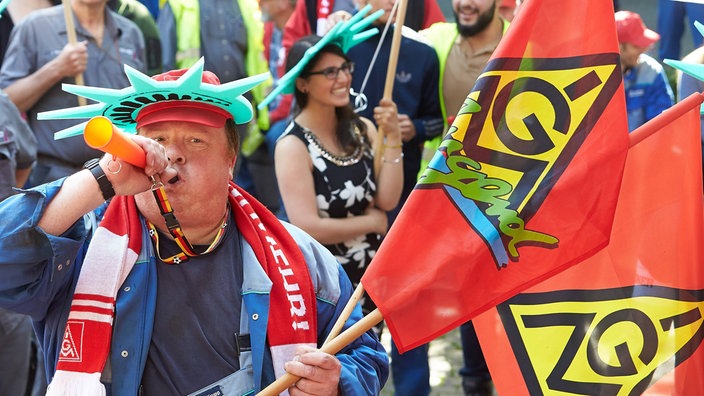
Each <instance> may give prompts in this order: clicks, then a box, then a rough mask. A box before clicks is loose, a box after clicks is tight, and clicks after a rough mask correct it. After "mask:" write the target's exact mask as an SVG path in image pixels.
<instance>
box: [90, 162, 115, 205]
mask: <svg viewBox="0 0 704 396" xmlns="http://www.w3.org/2000/svg"><path fill="white" fill-rule="evenodd" d="M83 167H84V168H85V169H88V170H89V171H90V173H91V174H92V175H93V177H94V178H95V181H97V182H98V187H100V192H101V193H102V194H103V199H105V200H106V201H107V200H109V199H110V198H112V197H114V196H115V189H113V187H112V183H110V180H108V177H107V176H106V175H105V172H104V171H103V168H102V167H101V166H100V161H99V160H98V159H92V160H90V161H88V162H86V163H85V165H83Z"/></svg>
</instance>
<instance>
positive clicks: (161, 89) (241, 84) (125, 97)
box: [37, 58, 269, 140]
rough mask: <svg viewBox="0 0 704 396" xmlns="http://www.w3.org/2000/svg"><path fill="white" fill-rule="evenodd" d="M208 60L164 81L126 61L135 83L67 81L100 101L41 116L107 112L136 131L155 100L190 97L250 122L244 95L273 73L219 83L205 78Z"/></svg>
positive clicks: (72, 131)
mask: <svg viewBox="0 0 704 396" xmlns="http://www.w3.org/2000/svg"><path fill="white" fill-rule="evenodd" d="M204 64H205V61H204V60H203V58H200V59H199V60H198V62H196V63H195V64H194V65H193V66H191V67H190V68H189V69H188V70H185V72H184V73H182V74H179V77H178V78H175V79H166V80H161V81H159V80H156V79H154V78H151V77H149V76H147V75H145V74H142V73H141V72H139V71H138V70H136V69H134V68H132V67H130V66H128V65H125V74H126V75H127V79H128V80H129V81H130V84H132V85H131V86H129V87H126V88H123V89H119V90H118V89H109V88H100V87H86V86H81V85H72V84H63V85H62V88H63V90H64V91H66V92H70V93H72V94H74V95H78V96H82V97H85V98H88V99H92V100H94V101H96V102H99V103H95V104H91V105H87V106H78V107H71V108H67V109H59V110H52V111H45V112H42V113H39V114H38V116H37V119H39V120H52V119H84V118H92V117H95V116H105V117H107V118H108V119H110V121H112V123H113V124H115V126H117V127H119V128H120V129H122V130H124V131H125V132H128V133H135V132H136V125H137V122H136V119H137V115H138V114H139V112H140V111H141V110H143V109H144V108H146V107H148V106H149V105H152V104H155V103H166V102H168V101H180V102H183V101H187V102H195V103H199V104H207V105H212V106H215V107H218V108H220V109H222V110H224V111H225V112H227V113H229V114H230V115H232V118H233V119H234V121H235V122H236V123H238V124H244V123H247V122H249V121H250V120H251V119H252V116H253V114H254V112H253V108H252V104H251V103H249V101H248V100H247V99H246V98H245V97H244V96H242V95H243V94H244V93H245V92H247V91H249V90H250V89H252V88H254V87H255V86H257V85H259V84H260V83H262V82H264V81H266V80H267V79H268V78H269V73H263V74H259V75H256V76H251V77H247V78H243V79H241V80H236V81H231V82H229V83H226V84H218V83H219V81H218V80H217V78H215V79H213V78H212V77H210V78H206V79H205V80H206V81H203V80H204V76H203V65H204ZM172 72H174V71H172ZM172 72H167V73H163V74H160V75H157V76H155V78H159V77H160V76H161V77H162V78H163V76H166V75H168V74H169V73H172ZM208 74H209V75H211V76H215V75H214V74H212V73H209V72H206V77H207V76H208ZM167 77H168V76H167ZM85 124H86V122H84V123H81V124H78V125H74V126H72V127H70V128H66V129H64V130H61V131H59V132H56V133H55V134H54V139H57V140H58V139H64V138H67V137H71V136H77V135H81V134H83V129H84V128H85Z"/></svg>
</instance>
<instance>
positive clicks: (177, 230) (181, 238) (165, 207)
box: [147, 186, 230, 264]
mask: <svg viewBox="0 0 704 396" xmlns="http://www.w3.org/2000/svg"><path fill="white" fill-rule="evenodd" d="M152 193H154V198H155V199H156V203H157V205H158V206H159V211H160V212H161V215H162V216H163V217H164V221H165V222H166V227H167V228H168V229H169V233H170V234H171V236H172V237H173V238H174V241H175V242H176V244H177V245H178V247H179V248H180V249H181V252H179V253H177V254H175V255H173V256H171V257H167V258H161V254H160V253H159V232H158V231H157V230H156V227H155V226H154V224H152V223H151V222H150V221H149V220H147V226H148V227H149V235H150V236H151V237H152V241H154V246H155V247H156V254H157V256H159V259H160V260H161V261H163V262H165V263H167V264H181V263H183V262H185V261H188V257H195V256H199V255H201V254H206V253H210V252H212V251H213V250H215V248H216V247H217V246H218V245H219V244H220V242H221V241H222V239H223V237H224V236H225V227H227V218H228V216H229V215H230V207H229V206H228V207H227V208H228V209H227V213H225V217H224V218H223V221H222V225H221V226H220V229H219V230H218V233H217V235H215V239H214V240H213V242H212V243H211V244H210V246H208V248H207V249H205V250H204V251H203V252H200V253H196V251H195V249H193V245H191V243H190V242H188V239H187V238H186V234H184V233H183V230H182V229H181V224H180V223H179V222H178V220H177V219H176V216H175V215H174V209H173V208H172V207H171V204H170V203H169V200H168V198H167V197H166V191H164V187H163V186H162V187H158V188H153V189H152Z"/></svg>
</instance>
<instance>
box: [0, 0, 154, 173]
mask: <svg viewBox="0 0 704 396" xmlns="http://www.w3.org/2000/svg"><path fill="white" fill-rule="evenodd" d="M71 7H72V11H73V15H74V17H75V18H74V19H75V28H76V36H77V40H78V42H77V43H75V44H70V43H67V39H66V24H65V22H64V11H63V6H61V5H58V6H55V7H50V8H45V9H40V10H37V11H35V12H33V13H31V14H30V15H28V16H27V17H26V18H25V19H23V20H22V21H20V22H19V23H18V24H17V25H16V26H15V27H14V29H13V31H12V35H11V37H10V42H9V44H8V47H7V51H6V53H5V58H4V60H3V64H2V68H1V69H0V88H2V89H4V90H5V92H6V93H7V96H8V97H10V99H11V100H12V102H13V103H14V104H15V105H16V106H17V108H18V109H19V110H20V111H22V112H26V114H27V120H28V122H29V125H30V127H31V128H32V130H33V131H34V134H35V135H36V137H37V142H38V155H37V163H36V164H35V166H34V169H33V170H32V173H31V175H30V178H29V185H32V186H34V185H38V184H41V183H43V182H46V181H51V180H56V179H57V178H59V177H63V176H67V175H69V174H71V173H73V172H75V171H76V170H78V169H80V168H81V166H82V165H83V163H84V162H86V161H87V160H89V159H91V158H95V157H97V156H98V155H99V153H98V152H97V151H96V150H93V149H91V148H89V147H87V146H86V145H85V143H84V142H83V141H82V139H81V138H79V137H76V138H71V139H66V140H64V141H60V142H55V141H54V133H55V132H57V131H60V130H63V129H65V128H67V127H69V126H72V125H73V123H72V121H70V120H51V121H38V120H37V114H38V113H40V112H42V111H48V110H55V109H59V108H63V107H66V105H67V104H70V103H78V102H77V100H76V98H75V97H73V96H72V95H70V94H68V93H66V92H64V91H62V89H61V83H66V82H68V83H73V82H74V81H75V80H74V76H76V75H78V74H82V75H83V77H84V79H85V82H86V83H87V84H92V85H96V86H101V87H106V88H123V87H125V86H127V85H128V81H127V78H126V76H125V74H124V73H123V65H125V64H127V65H130V66H132V67H134V68H136V69H138V70H144V66H145V61H144V57H145V55H144V39H143V37H142V33H141V31H140V30H139V29H138V28H137V26H136V25H135V24H134V23H132V22H131V21H129V20H127V19H126V18H123V17H121V16H119V15H117V14H116V13H114V12H112V11H110V10H108V9H107V8H106V2H105V1H89V0H73V1H72V2H71Z"/></svg>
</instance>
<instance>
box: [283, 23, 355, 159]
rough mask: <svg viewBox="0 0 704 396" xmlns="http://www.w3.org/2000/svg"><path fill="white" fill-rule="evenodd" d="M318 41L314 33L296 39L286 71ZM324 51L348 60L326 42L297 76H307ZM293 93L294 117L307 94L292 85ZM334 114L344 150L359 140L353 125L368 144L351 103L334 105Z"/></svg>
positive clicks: (305, 101)
mask: <svg viewBox="0 0 704 396" xmlns="http://www.w3.org/2000/svg"><path fill="white" fill-rule="evenodd" d="M318 41H320V37H318V36H316V35H310V36H305V37H303V38H301V39H299V40H298V41H296V42H295V43H294V44H293V46H292V47H291V50H290V51H289V53H288V57H287V58H286V72H288V71H290V70H291V69H292V68H293V67H294V66H296V64H297V63H298V62H299V61H300V60H301V59H302V58H303V54H305V52H306V50H307V49H308V48H310V47H312V46H313V45H315V43H317V42H318ZM326 53H327V54H334V55H337V56H340V57H342V58H344V59H345V60H346V61H348V62H349V60H350V59H349V58H348V57H347V55H346V54H345V53H344V52H343V51H342V49H341V48H340V47H339V46H337V45H336V44H328V45H326V46H324V47H323V48H321V49H320V51H318V53H316V54H315V56H313V58H312V59H311V60H310V62H308V64H306V65H305V67H303V70H301V73H300V74H299V75H298V77H299V78H303V79H307V78H309V77H310V72H311V71H312V70H313V67H314V66H315V65H316V64H317V63H318V60H320V57H321V56H322V55H323V54H326ZM293 95H294V97H295V98H296V108H295V110H294V117H295V116H296V115H298V113H300V112H301V110H302V109H304V108H305V107H306V106H307V105H308V94H307V93H304V92H301V91H300V90H299V89H298V87H296V86H295V85H294V93H293ZM335 115H336V116H337V130H336V135H337V139H338V141H339V142H340V144H341V145H342V147H343V148H344V149H345V151H347V152H352V151H354V150H355V149H356V148H357V145H358V144H359V142H360V141H359V138H357V137H356V136H355V134H354V132H353V130H354V128H353V127H357V129H358V130H359V133H361V135H362V142H364V143H365V144H366V145H367V146H368V145H369V143H368V142H369V138H368V137H367V126H366V125H365V124H364V122H362V120H361V118H359V116H358V115H357V114H356V113H355V112H354V109H353V108H352V105H351V104H347V105H346V106H342V107H336V108H335Z"/></svg>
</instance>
